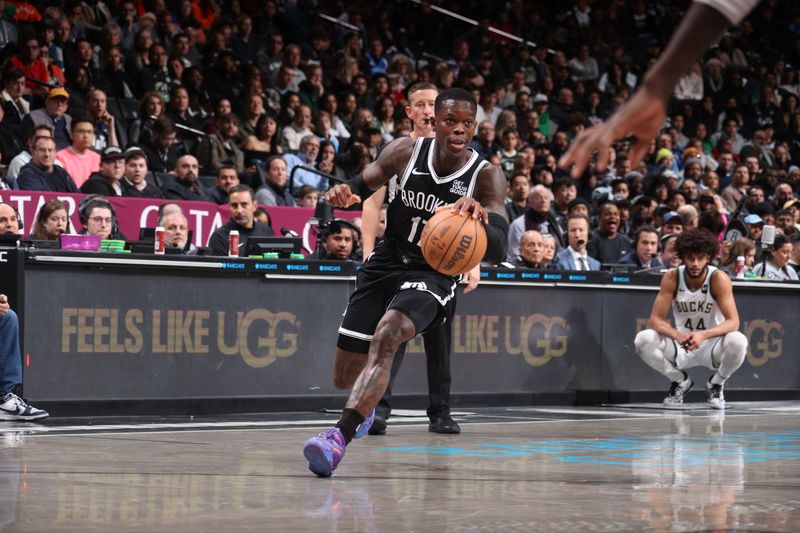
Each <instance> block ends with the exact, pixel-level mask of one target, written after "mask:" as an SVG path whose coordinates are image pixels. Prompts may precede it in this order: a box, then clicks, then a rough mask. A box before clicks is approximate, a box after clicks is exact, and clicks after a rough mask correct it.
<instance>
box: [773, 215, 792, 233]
mask: <svg viewBox="0 0 800 533" xmlns="http://www.w3.org/2000/svg"><path fill="white" fill-rule="evenodd" d="M775 226H776V227H777V228H780V230H781V231H783V232H784V233H786V232H787V231H791V229H790V228H794V215H793V214H792V212H791V211H790V210H788V209H780V210H778V211H777V212H776V213H775Z"/></svg>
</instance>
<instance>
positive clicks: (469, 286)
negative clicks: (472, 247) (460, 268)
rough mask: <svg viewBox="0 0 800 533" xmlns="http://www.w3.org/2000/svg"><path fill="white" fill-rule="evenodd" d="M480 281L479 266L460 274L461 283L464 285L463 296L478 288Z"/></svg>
mask: <svg viewBox="0 0 800 533" xmlns="http://www.w3.org/2000/svg"><path fill="white" fill-rule="evenodd" d="M480 281H481V266H480V265H476V266H475V268H473V269H472V270H470V271H469V272H467V273H466V274H462V276H461V283H464V284H465V285H466V286H465V287H464V294H469V293H471V292H472V291H474V290H475V289H477V288H478V283H479V282H480Z"/></svg>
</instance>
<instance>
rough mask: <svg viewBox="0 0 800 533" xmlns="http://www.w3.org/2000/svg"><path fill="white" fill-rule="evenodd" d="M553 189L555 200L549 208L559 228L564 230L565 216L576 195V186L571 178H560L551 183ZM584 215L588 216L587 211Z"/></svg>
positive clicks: (567, 214)
mask: <svg viewBox="0 0 800 533" xmlns="http://www.w3.org/2000/svg"><path fill="white" fill-rule="evenodd" d="M553 190H555V200H554V202H553V205H552V207H551V209H552V210H553V214H554V215H555V218H556V221H558V224H559V226H561V229H563V230H566V229H567V218H569V215H570V213H569V206H570V203H571V202H572V201H573V200H574V199H575V198H577V196H578V187H577V185H575V182H574V181H572V180H571V179H569V178H560V179H559V180H558V181H556V182H555V184H554V185H553ZM586 215H587V216H588V215H589V213H586Z"/></svg>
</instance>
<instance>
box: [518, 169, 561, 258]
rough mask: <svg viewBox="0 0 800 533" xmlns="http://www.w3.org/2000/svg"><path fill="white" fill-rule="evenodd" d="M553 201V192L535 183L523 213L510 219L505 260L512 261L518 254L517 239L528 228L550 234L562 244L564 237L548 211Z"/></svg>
mask: <svg viewBox="0 0 800 533" xmlns="http://www.w3.org/2000/svg"><path fill="white" fill-rule="evenodd" d="M552 201H553V193H552V192H551V191H550V189H548V188H547V187H545V186H544V185H536V186H534V187H533V188H532V189H531V192H530V194H528V201H527V205H526V207H525V214H523V215H522V216H521V217H518V218H516V219H515V220H513V221H511V225H510V227H509V229H508V252H507V256H506V257H507V260H508V261H513V260H514V258H515V257H516V256H517V255H519V241H520V239H521V238H522V234H523V233H525V232H526V231H528V230H532V229H534V230H536V231H538V232H539V233H542V234H544V233H549V234H552V235H553V237H554V238H555V239H556V242H557V243H558V245H559V246H563V244H564V237H563V235H562V233H561V229H560V227H559V225H558V222H557V221H556V220H555V217H553V215H552V213H551V212H550V205H551V203H552Z"/></svg>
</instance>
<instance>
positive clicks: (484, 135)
mask: <svg viewBox="0 0 800 533" xmlns="http://www.w3.org/2000/svg"><path fill="white" fill-rule="evenodd" d="M498 114H499V112H498ZM469 146H470V148H472V149H473V150H475V151H476V152H478V155H480V156H481V157H483V158H484V159H489V158H490V157H491V156H492V155H493V154H495V153H497V151H498V150H500V148H501V147H500V146H499V145H498V144H497V143H495V130H494V124H493V123H492V122H491V121H489V120H484V121H482V122H480V123H479V124H478V134H477V135H475V137H474V138H473V139H472V142H471V143H470V145H469Z"/></svg>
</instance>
